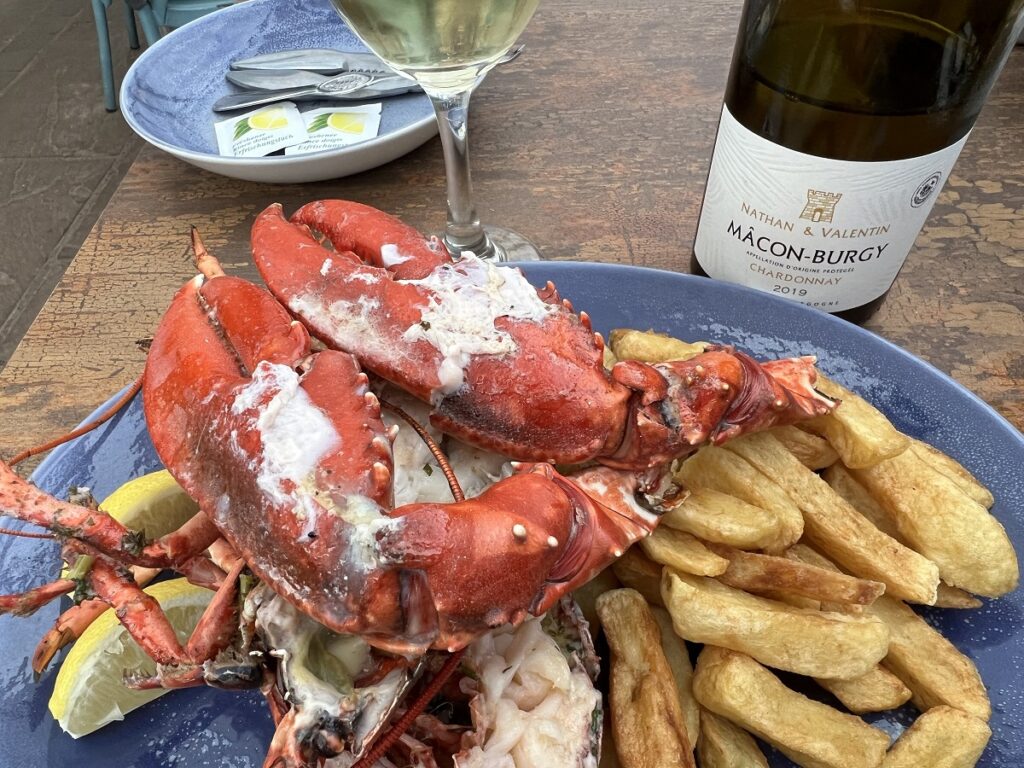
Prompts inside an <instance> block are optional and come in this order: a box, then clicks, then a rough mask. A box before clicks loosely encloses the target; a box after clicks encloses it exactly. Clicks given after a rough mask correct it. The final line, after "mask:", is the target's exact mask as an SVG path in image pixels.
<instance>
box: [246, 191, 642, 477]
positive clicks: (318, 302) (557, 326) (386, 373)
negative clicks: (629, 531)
mask: <svg viewBox="0 0 1024 768" xmlns="http://www.w3.org/2000/svg"><path fill="white" fill-rule="evenodd" d="M292 219H293V220H292V221H291V222H289V221H288V220H286V219H285V218H284V216H283V213H282V211H281V207H280V206H279V205H272V206H270V207H269V208H267V209H266V210H265V211H263V212H262V213H261V214H260V215H259V216H258V217H257V218H256V221H255V223H254V224H253V229H252V250H253V259H254V261H255V263H256V266H257V268H258V269H259V270H260V274H261V275H262V276H263V279H264V281H265V282H266V283H267V286H268V288H269V289H270V291H271V292H272V293H273V294H274V295H275V296H276V297H277V298H278V300H280V301H281V302H282V303H283V304H284V305H285V306H287V307H288V309H289V310H290V311H291V312H292V313H293V314H294V315H296V316H297V317H299V318H300V319H301V320H302V322H303V323H304V324H305V325H306V326H307V327H308V328H309V329H310V331H311V333H313V334H314V335H315V336H316V337H317V338H319V339H321V340H322V341H323V342H324V343H325V344H327V345H328V346H330V347H332V348H335V349H342V350H344V351H346V352H350V353H352V354H353V355H355V356H356V357H357V358H358V359H359V360H360V363H361V364H362V365H363V366H364V367H365V368H366V369H367V370H370V371H372V372H373V373H375V374H377V375H378V376H380V377H382V378H384V379H386V380H387V381H390V382H391V383H393V384H395V385H396V386H398V387H399V388H401V389H404V390H405V391H407V392H409V393H410V394H412V395H414V396H415V397H417V398H418V399H420V400H422V401H424V402H428V403H431V404H432V405H433V406H434V412H433V413H432V415H431V421H432V422H433V423H434V424H435V425H436V426H437V427H439V428H440V429H442V430H444V431H445V432H447V433H449V434H452V435H454V436H456V437H458V438H460V439H463V440H466V441H467V442H470V443H473V444H476V445H479V446H481V447H484V448H488V449H490V450H493V451H495V452H498V453H503V454H507V455H512V456H515V457H517V458H519V459H522V460H528V461H553V460H557V461H559V462H563V463H575V462H580V461H584V460H587V459H589V458H591V457H593V456H595V455H598V454H600V453H601V452H602V451H603V450H604V449H605V447H606V446H608V445H613V446H614V445H618V443H619V441H620V440H621V436H622V430H623V428H624V427H623V425H624V424H625V423H626V410H627V403H628V401H629V398H630V393H629V391H628V390H626V389H624V388H622V387H620V386H618V385H617V384H616V383H615V382H613V381H611V380H610V379H609V377H608V376H607V375H606V374H605V372H604V369H603V367H602V355H603V349H604V345H603V342H602V341H601V340H600V338H599V337H598V336H596V335H595V334H594V333H593V332H592V330H591V328H590V324H589V321H588V320H587V319H586V317H585V316H582V317H578V316H576V315H574V314H573V313H572V312H571V311H570V310H569V308H568V306H567V305H565V304H563V302H562V301H561V300H560V299H559V297H558V294H557V293H556V292H555V291H554V289H553V287H550V286H549V287H548V288H546V289H543V290H542V291H540V292H538V291H537V290H536V289H535V288H533V286H531V285H530V284H529V283H528V282H527V281H526V279H525V278H524V277H523V275H522V274H521V273H520V272H519V271H518V270H512V269H501V268H496V267H494V266H492V265H489V264H485V263H484V262H481V261H480V260H479V259H476V258H475V257H472V256H467V257H465V258H462V259H460V260H459V261H457V262H452V261H451V258H450V257H449V256H448V254H447V253H446V252H445V251H444V249H443V248H442V247H440V246H437V245H433V244H432V243H433V241H427V240H425V239H424V238H423V236H422V235H420V234H419V233H418V232H416V230H414V229H412V228H410V227H408V226H407V225H405V224H402V223H401V222H400V221H398V219H395V218H394V217H392V216H388V215H387V214H385V213H382V212H380V211H376V210H374V209H372V208H368V207H367V206H363V205H360V204H358V203H350V202H346V201H341V200H327V201H319V202H316V203H310V204H309V205H307V206H305V207H303V208H301V209H300V210H299V211H298V212H297V213H296V214H295V215H294V216H293V217H292ZM356 225H358V226H356ZM310 227H314V228H316V229H317V230H319V231H321V232H323V233H324V234H325V235H327V236H328V237H329V238H330V240H331V241H332V243H333V245H334V247H335V250H333V251H332V250H328V249H327V248H325V247H324V246H322V245H321V244H320V243H319V241H318V240H317V239H316V238H315V237H314V236H313V235H312V233H311V231H310ZM571 402H577V403H581V404H583V405H582V406H581V407H575V408H567V407H566V404H567V403H571Z"/></svg>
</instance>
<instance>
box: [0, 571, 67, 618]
mask: <svg viewBox="0 0 1024 768" xmlns="http://www.w3.org/2000/svg"><path fill="white" fill-rule="evenodd" d="M76 586H77V584H76V582H75V581H74V580H73V579H57V580H56V581H51V582H50V583H49V584H43V585H42V586H39V587H33V588H32V589H29V590H26V591H25V592H19V593H16V594H11V595H0V615H2V614H5V613H9V614H11V615H12V616H31V615H32V614H33V613H35V612H36V611H38V610H39V609H40V608H42V607H43V606H44V605H46V604H47V603H49V602H50V601H52V600H55V599H56V598H58V597H60V596H61V595H66V594H67V593H68V592H71V591H73V590H74V589H75V587H76Z"/></svg>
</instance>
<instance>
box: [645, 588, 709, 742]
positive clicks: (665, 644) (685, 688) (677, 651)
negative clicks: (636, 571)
mask: <svg viewBox="0 0 1024 768" xmlns="http://www.w3.org/2000/svg"><path fill="white" fill-rule="evenodd" d="M651 615H652V616H654V620H655V621H656V622H657V623H658V629H660V630H661V650H663V651H664V652H665V659H666V661H668V666H669V668H670V669H671V670H672V677H673V678H675V681H676V693H678V695H679V707H680V709H682V710H683V719H684V720H685V721H686V735H687V736H688V737H689V739H690V743H691V744H696V743H697V737H698V736H699V735H700V705H698V704H697V700H696V699H695V698H693V665H692V664H691V663H690V652H689V651H688V650H687V648H686V643H685V642H683V638H681V637H680V636H679V635H677V634H676V631H675V628H674V627H673V626H672V617H671V616H669V615H668V611H666V610H665V609H664V608H651Z"/></svg>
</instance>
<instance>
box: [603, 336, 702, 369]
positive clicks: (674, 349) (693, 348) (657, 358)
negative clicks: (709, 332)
mask: <svg viewBox="0 0 1024 768" xmlns="http://www.w3.org/2000/svg"><path fill="white" fill-rule="evenodd" d="M608 345H609V346H610V347H611V348H612V352H613V353H614V354H615V357H617V358H618V359H619V360H640V361H641V362H644V363H664V362H667V361H669V360H689V359H690V358H691V357H696V356H697V355H699V354H701V353H703V352H704V348H705V347H706V346H707V344H706V343H705V342H697V343H694V344H691V343H689V342H686V341H680V340H679V339H675V338H673V337H671V336H666V335H665V334H663V333H655V332H654V331H635V330H633V329H631V328H616V329H615V330H614V331H612V332H611V333H610V334H609V335H608Z"/></svg>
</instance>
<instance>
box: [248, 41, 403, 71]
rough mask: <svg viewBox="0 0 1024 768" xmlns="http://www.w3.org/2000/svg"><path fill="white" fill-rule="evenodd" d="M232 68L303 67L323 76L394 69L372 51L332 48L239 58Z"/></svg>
mask: <svg viewBox="0 0 1024 768" xmlns="http://www.w3.org/2000/svg"><path fill="white" fill-rule="evenodd" d="M230 66H231V69H233V70H239V69H259V70H277V69H304V70H306V71H307V72H316V73H318V74H321V75H337V74H340V73H342V72H361V73H363V74H368V75H393V74H395V71H394V70H393V69H391V67H389V66H388V65H387V64H385V63H384V62H383V61H381V60H380V59H378V58H377V57H376V56H374V55H373V54H372V53H351V52H349V51H335V50H331V49H330V48H306V49H301V50H295V51H276V52H275V53H264V54H261V55H260V56H253V57H252V58H250V59H238V60H237V61H233V62H231V65H230Z"/></svg>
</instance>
